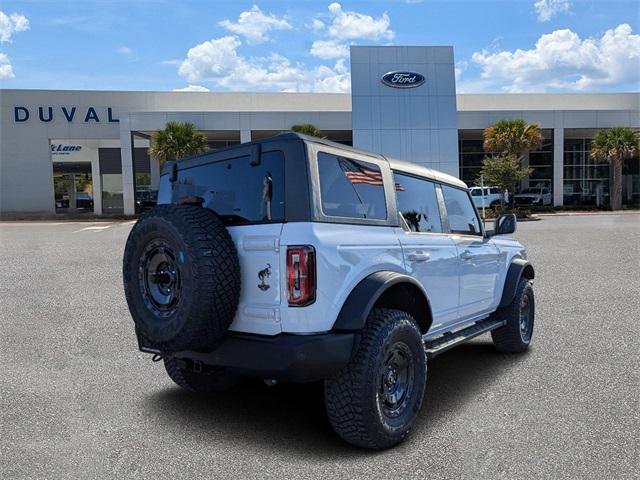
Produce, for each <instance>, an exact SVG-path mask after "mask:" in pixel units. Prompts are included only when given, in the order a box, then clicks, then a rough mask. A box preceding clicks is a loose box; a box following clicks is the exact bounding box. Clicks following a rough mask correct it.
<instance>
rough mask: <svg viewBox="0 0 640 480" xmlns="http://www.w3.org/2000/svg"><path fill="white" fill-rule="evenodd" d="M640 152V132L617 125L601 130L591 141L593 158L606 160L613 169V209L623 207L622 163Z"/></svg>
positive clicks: (611, 191) (610, 197) (611, 195)
mask: <svg viewBox="0 0 640 480" xmlns="http://www.w3.org/2000/svg"><path fill="white" fill-rule="evenodd" d="M639 152H640V133H638V132H635V131H633V130H631V129H630V128H624V127H617V128H609V129H607V130H601V131H599V132H598V134H597V135H596V137H595V138H594V139H593V141H592V142H591V158H593V159H594V160H600V161H606V162H608V163H609V165H610V170H611V181H610V184H611V188H610V196H609V199H610V204H611V210H620V209H621V208H622V165H623V163H624V161H625V160H627V159H630V158H634V157H637V156H638V154H639Z"/></svg>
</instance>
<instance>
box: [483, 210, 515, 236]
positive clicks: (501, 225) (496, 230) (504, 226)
mask: <svg viewBox="0 0 640 480" xmlns="http://www.w3.org/2000/svg"><path fill="white" fill-rule="evenodd" d="M516 225H517V221H516V216H515V215H514V214H513V213H505V214H503V215H500V216H499V217H498V218H496V221H495V222H494V224H493V230H490V231H488V232H486V233H485V236H486V237H495V236H496V235H509V234H510V233H514V232H515V231H516Z"/></svg>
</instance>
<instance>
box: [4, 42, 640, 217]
mask: <svg viewBox="0 0 640 480" xmlns="http://www.w3.org/2000/svg"><path fill="white" fill-rule="evenodd" d="M390 73H391V74H390ZM0 106H1V112H0V213H3V214H8V213H14V212H15V213H32V212H33V213H43V212H44V213H55V212H58V213H71V212H79V211H93V212H94V213H96V214H102V215H114V214H133V213H135V211H136V202H137V201H138V202H140V201H141V199H144V198H145V196H148V195H149V192H150V191H153V190H154V189H155V188H157V185H158V181H159V165H158V162H157V161H156V160H155V159H154V158H152V157H149V155H148V153H147V149H148V147H149V140H150V137H151V135H152V134H153V132H154V131H156V130H159V129H162V128H163V127H164V126H165V125H166V123H167V122H169V121H178V122H189V123H192V124H193V125H195V127H196V128H197V129H198V130H199V131H201V132H202V133H203V134H204V135H206V137H207V140H208V142H209V146H210V147H211V148H214V149H215V148H222V147H225V146H229V145H235V144H238V143H242V142H248V141H251V140H255V139H260V138H265V137H269V136H272V135H276V134H278V133H280V132H282V131H285V130H288V129H289V128H290V127H291V126H292V125H295V124H301V123H311V124H313V125H315V126H316V127H317V128H319V129H320V130H321V131H322V132H323V134H324V135H326V136H327V137H328V138H329V139H331V140H334V141H337V142H341V143H345V144H349V145H353V146H355V147H358V148H362V149H365V150H372V151H375V152H379V153H382V154H385V155H390V156H393V157H397V158H400V159H403V160H408V161H411V162H415V163H418V164H421V165H424V166H427V167H431V168H434V169H436V170H441V171H444V172H446V173H449V174H453V175H455V176H458V177H460V178H462V179H463V180H464V181H465V182H467V183H468V184H472V183H474V182H475V180H476V178H477V177H478V174H479V171H480V167H481V164H482V160H483V158H484V157H485V155H486V153H485V152H484V151H483V149H482V131H483V129H485V128H486V127H488V126H490V125H492V124H493V123H495V122H496V121H498V120H501V119H514V118H521V119H524V120H526V121H527V122H530V123H534V122H535V123H537V124H539V126H540V128H541V130H542V133H543V134H544V138H545V141H544V144H543V146H542V147H541V149H540V150H537V151H535V152H531V153H529V155H528V158H526V159H525V163H527V164H529V166H531V167H533V169H534V170H533V173H532V175H531V177H530V178H528V179H527V180H525V182H523V188H526V187H536V188H538V187H541V188H548V189H549V191H550V192H552V199H553V200H552V201H553V204H554V205H558V206H559V205H580V204H582V205H599V204H606V203H608V194H609V166H608V165H607V164H601V163H598V162H596V161H594V160H592V159H591V158H590V156H589V151H590V143H591V139H592V138H594V136H595V135H596V133H597V132H598V131H600V130H602V129H606V128H611V127H631V128H634V129H640V94H638V93H594V94H507V93H505V94H502V93H501V94H456V85H455V74H454V57H453V48H452V47H426V46H425V47H421V46H411V47H403V46H385V47H351V93H350V94H334V93H213V92H122V91H67V90H62V91H61V90H7V89H3V90H0ZM639 202H640V160H639V159H638V158H635V159H632V160H628V161H626V162H625V165H624V168H623V204H625V205H635V206H638V204H639Z"/></svg>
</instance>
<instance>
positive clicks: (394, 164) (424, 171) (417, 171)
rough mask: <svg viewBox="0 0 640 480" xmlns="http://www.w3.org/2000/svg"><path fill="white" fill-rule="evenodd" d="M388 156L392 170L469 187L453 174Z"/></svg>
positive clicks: (455, 185)
mask: <svg viewBox="0 0 640 480" xmlns="http://www.w3.org/2000/svg"><path fill="white" fill-rule="evenodd" d="M386 158H387V160H388V162H389V166H390V167H391V169H392V170H398V171H400V172H406V173H408V174H410V175H416V176H418V177H424V178H428V179H430V180H434V181H436V182H440V183H447V184H449V185H452V186H454V187H459V188H467V184H466V183H464V182H463V181H462V180H460V179H459V178H456V177H454V176H453V175H449V174H447V173H443V172H439V171H438V170H433V169H431V168H427V167H423V166H421V165H416V164H415V163H410V162H404V161H402V160H397V159H395V158H390V157H386Z"/></svg>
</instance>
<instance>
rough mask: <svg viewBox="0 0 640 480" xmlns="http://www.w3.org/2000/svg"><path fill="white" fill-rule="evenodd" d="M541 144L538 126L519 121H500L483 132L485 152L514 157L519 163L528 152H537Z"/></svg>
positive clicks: (542, 137)
mask: <svg viewBox="0 0 640 480" xmlns="http://www.w3.org/2000/svg"><path fill="white" fill-rule="evenodd" d="M542 142H544V136H543V135H542V132H541V131H540V126H539V125H538V124H537V123H527V122H525V121H524V120H520V119H516V120H500V121H498V122H496V123H495V124H494V125H492V126H491V127H488V128H486V129H485V130H484V143H483V147H484V151H485V152H494V153H498V154H499V155H500V156H509V157H515V158H517V159H518V160H519V161H520V162H522V159H523V158H524V157H525V156H526V155H527V154H528V153H529V152H533V151H535V150H538V149H539V148H540V147H541V146H542Z"/></svg>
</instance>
